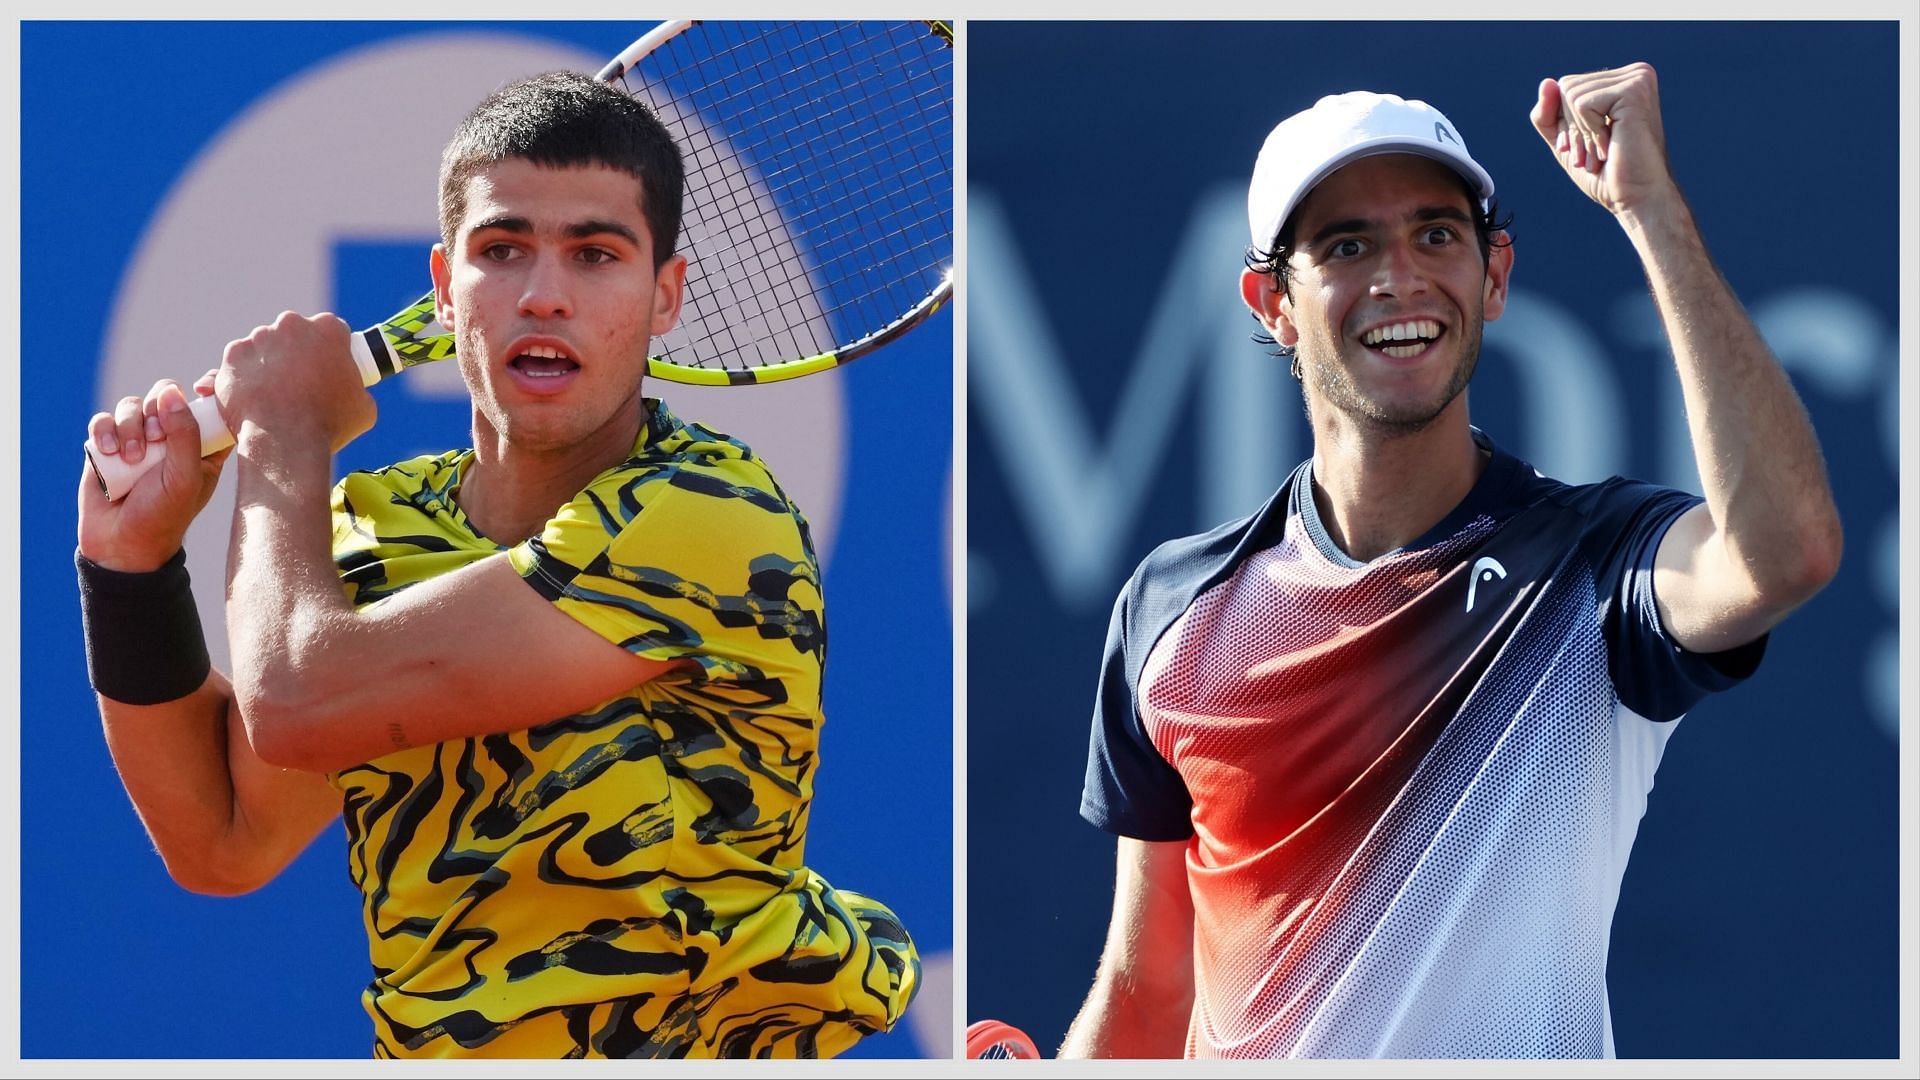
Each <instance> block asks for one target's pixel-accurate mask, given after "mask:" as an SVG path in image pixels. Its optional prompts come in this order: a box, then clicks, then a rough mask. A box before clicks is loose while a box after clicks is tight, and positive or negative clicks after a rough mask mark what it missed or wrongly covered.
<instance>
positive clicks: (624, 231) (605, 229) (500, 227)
mask: <svg viewBox="0 0 1920 1080" xmlns="http://www.w3.org/2000/svg"><path fill="white" fill-rule="evenodd" d="M471 231H472V232H476V233H479V232H487V231H494V232H504V233H512V234H515V235H526V234H528V233H531V232H533V222H531V221H529V220H527V219H526V218H523V217H516V216H514V215H512V214H502V215H500V216H498V217H490V218H484V219H482V220H480V221H477V222H474V225H473V229H472V230H471ZM562 231H563V232H564V233H565V234H566V236H567V237H568V238H569V239H573V240H584V239H586V238H588V237H592V236H608V235H612V236H618V237H620V238H621V239H623V240H625V241H626V242H627V243H629V244H632V245H634V246H635V247H638V246H640V235H639V234H638V233H636V232H634V231H633V230H632V229H630V228H628V227H627V226H626V225H624V224H622V223H620V222H618V221H600V220H597V219H593V220H587V221H577V222H574V223H573V224H571V225H568V226H567V227H566V228H565V229H564V230H562Z"/></svg>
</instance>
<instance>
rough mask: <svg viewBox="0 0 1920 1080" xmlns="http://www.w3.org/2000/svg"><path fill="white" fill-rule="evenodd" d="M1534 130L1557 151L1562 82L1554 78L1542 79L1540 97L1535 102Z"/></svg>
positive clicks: (1532, 114) (1533, 113) (1532, 115)
mask: <svg viewBox="0 0 1920 1080" xmlns="http://www.w3.org/2000/svg"><path fill="white" fill-rule="evenodd" d="M1530 115H1531V118H1532V120H1533V130H1535V131H1537V132H1539V133H1540V137H1541V138H1542V139H1545V140H1546V141H1547V145H1548V146H1551V147H1553V148H1554V149H1555V150H1556V151H1557V150H1558V149H1559V146H1558V144H1557V139H1558V138H1559V134H1560V84H1559V83H1558V82H1556V81H1554V80H1552V79H1541V80H1540V98H1539V100H1538V101H1535V102H1534V103H1533V112H1532V113H1531V114H1530Z"/></svg>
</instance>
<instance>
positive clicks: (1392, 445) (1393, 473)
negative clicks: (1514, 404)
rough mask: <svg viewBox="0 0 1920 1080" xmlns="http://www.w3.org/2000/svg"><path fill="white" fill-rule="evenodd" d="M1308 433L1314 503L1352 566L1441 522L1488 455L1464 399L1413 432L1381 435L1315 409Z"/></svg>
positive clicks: (1362, 423)
mask: <svg viewBox="0 0 1920 1080" xmlns="http://www.w3.org/2000/svg"><path fill="white" fill-rule="evenodd" d="M1324 414H1331V415H1325V418H1324V419H1323V415H1324ZM1313 428H1314V437H1313V497H1314V503H1315V505H1316V506H1317V507H1318V509H1319V511H1320V520H1321V523H1322V524H1323V525H1325V526H1326V530H1327V533H1328V535H1329V536H1331V537H1332V539H1333V542H1334V543H1335V544H1336V545H1338V546H1339V548H1340V550H1342V551H1344V552H1346V553H1347V555H1348V557H1349V558H1352V559H1354V560H1355V561H1357V562H1369V561H1371V560H1373V559H1376V558H1378V557H1380V556H1381V555H1384V554H1386V553H1387V552H1389V551H1393V550H1395V549H1396V548H1401V547H1405V546H1406V545H1407V544H1410V543H1412V542H1413V541H1414V540H1417V539H1419V538H1420V537H1421V536H1423V535H1425V534H1426V532H1427V531H1428V530H1430V529H1432V528H1433V527H1434V526H1435V525H1437V524H1439V523H1440V521H1441V520H1442V519H1443V518H1445V517H1446V516H1447V515H1448V514H1449V513H1451V512H1452V511H1453V509H1454V507H1456V506H1459V505H1460V503H1461V501H1462V500H1463V499H1465V498H1466V497H1467V493H1468V492H1470V491H1472V490H1473V485H1474V482H1475V481H1476V480H1478V479H1479V478H1480V473H1481V472H1482V471H1483V470H1484V469H1485V468H1486V463H1487V460H1488V457H1489V455H1487V454H1485V453H1484V452H1482V451H1481V449H1480V448H1479V446H1478V445H1476V444H1475V443H1474V441H1473V433H1472V431H1471V429H1470V428H1469V427H1468V425H1467V408H1466V395H1464V394H1462V395H1461V396H1459V397H1457V398H1455V399H1454V400H1453V402H1452V403H1451V404H1449V405H1448V406H1447V407H1446V409H1445V410H1443V411H1442V412H1441V414H1440V415H1439V416H1437V417H1435V418H1434V420H1433V422H1432V423H1430V424H1428V425H1427V426H1426V427H1425V428H1422V429H1421V430H1419V431H1416V432H1392V433H1385V432H1382V431H1380V430H1378V429H1377V428H1372V427H1369V426H1366V422H1365V421H1354V420H1353V419H1351V418H1349V417H1347V416H1345V415H1342V414H1336V413H1334V411H1333V410H1331V409H1328V408H1325V407H1324V406H1323V407H1322V408H1319V409H1316V410H1314V422H1313Z"/></svg>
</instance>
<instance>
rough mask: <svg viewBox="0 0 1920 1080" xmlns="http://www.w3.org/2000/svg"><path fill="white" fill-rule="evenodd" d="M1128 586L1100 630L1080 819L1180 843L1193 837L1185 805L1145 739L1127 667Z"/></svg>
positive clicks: (1183, 792)
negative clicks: (1101, 652) (1101, 648)
mask: <svg viewBox="0 0 1920 1080" xmlns="http://www.w3.org/2000/svg"><path fill="white" fill-rule="evenodd" d="M1132 590H1133V583H1132V582H1128V584H1127V588H1126V589H1123V590H1121V593H1120V598H1119V599H1118V600H1117V601H1115V602H1114V605H1113V619H1112V622H1111V623H1109V624H1108V627H1107V646H1106V654H1105V656H1104V657H1103V658H1102V660H1101V662H1100V685H1099V688H1098V689H1097V690H1096V691H1095V693H1094V701H1093V734H1092V737H1091V740H1090V745H1089V746H1088V749H1087V777H1086V783H1085V784H1084V786H1083V787H1082V788H1081V792H1080V816H1081V817H1082V818H1085V819H1086V820H1087V821H1088V822H1090V823H1092V824H1094V825H1096V826H1099V827H1100V828H1102V829H1105V830H1106V831H1108V832H1111V833H1118V834H1119V835H1121V836H1130V837H1133V838H1134V839H1136V840H1184V839H1186V838H1187V837H1189V836H1191V835H1193V822H1192V816H1191V814H1192V808H1193V799H1192V797H1191V796H1190V795H1189V794H1188V792H1187V785H1186V781H1184V780H1182V779H1181V777H1180V773H1179V772H1178V771H1177V770H1175V769H1174V767H1173V766H1172V765H1170V764H1168V762H1167V759H1166V758H1163V757H1161V756H1160V752H1159V751H1158V750H1156V749H1155V748H1154V746H1153V743H1152V742H1151V741H1150V740H1149V739H1148V738H1147V732H1146V728H1145V727H1144V726H1143V725H1142V724H1141V722H1140V712H1139V709H1138V708H1137V707H1136V700H1135V694H1134V686H1135V682H1134V678H1135V676H1134V675H1133V668H1134V667H1135V666H1136V665H1132V664H1130V663H1129V657H1128V650H1127V630H1128V627H1127V615H1128V605H1129V599H1130V594H1131V593H1132Z"/></svg>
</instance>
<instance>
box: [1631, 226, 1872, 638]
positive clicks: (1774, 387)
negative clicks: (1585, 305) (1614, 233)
mask: <svg viewBox="0 0 1920 1080" xmlns="http://www.w3.org/2000/svg"><path fill="white" fill-rule="evenodd" d="M1621 224H1622V226H1623V227H1624V228H1625V229H1626V231H1627V235H1628V236H1629V237H1630V238H1631V239H1632V242H1633V245H1634V247H1635V249H1636V251H1638V253H1639V255H1640V258H1641V262H1642V264H1643V266H1644V268H1645V270H1646V274H1647V279H1648V282H1649V285H1650V287H1651V289H1652V292H1653V298H1654V303H1655V305H1656V307H1657V308H1658V309H1659V311H1660V316H1661V319H1662V321H1663V322H1664V324H1665V326H1666V331H1667V336H1668V339H1669V341H1670V342H1671V344H1672V348H1673V354H1674V361H1675V364H1676V367H1677V369H1678V372H1679V377H1680V385H1681V390H1682V394H1683V396H1684V400H1685V403H1686V412H1687V424H1688V429H1689V431H1690V433H1691V436H1692V441H1693V450H1694V458H1695V461H1696V462H1697V464H1698V466H1699V471H1700V481H1701V485H1702V489H1703V493H1704V494H1705V496H1706V499H1707V506H1708V510H1709V512H1710V513H1711V514H1712V516H1713V521H1714V524H1715V527H1716V529H1717V531H1718V532H1719V534H1720V540H1721V543H1722V544H1723V545H1724V548H1725V551H1726V555H1727V559H1728V562H1729V565H1730V567H1731V568H1732V569H1734V570H1735V571H1737V572H1738V573H1740V574H1741V575H1742V576H1744V577H1745V578H1746V579H1747V580H1748V582H1749V583H1750V586H1751V588H1752V589H1753V591H1754V593H1755V595H1756V596H1758V597H1762V598H1771V599H1775V600H1778V601H1779V602H1782V603H1785V604H1786V605H1788V606H1791V605H1792V604H1794V603H1798V602H1799V601H1800V600H1803V599H1805V597H1806V596H1808V595H1811V593H1812V592H1813V591H1814V590H1817V589H1818V588H1819V586H1820V585H1822V584H1824V583H1825V582H1826V581H1827V580H1828V579H1829V578H1830V577H1831V576H1832V574H1833V570H1834V568H1835V567H1836V566H1837V564H1838V560H1839V554H1840V542H1841V540H1840V522H1839V515H1838V512H1837V510H1836V509H1835V507H1834V504H1833V495H1832V492H1831V490H1830V489H1829V487H1828V483H1827V475H1826V465H1825V462H1824V461H1823V460H1822V457H1821V454H1820V446H1819V443H1818V441H1817V440H1816V438H1815V436H1814V432H1813V427H1812V424H1811V423H1810V422H1809V421H1808V418H1807V412H1806V409H1805V407H1804V406H1803V405H1802V404H1801V402H1800V399H1799V397H1798V395H1796V394H1795V392H1794V389H1793V385H1792V383H1791V382H1790V381H1789V380H1788V378H1787V375H1786V372H1785V371H1783V370H1782V369H1781V367H1780V364H1779V362H1778V361H1777V360H1775V359H1774V357H1773V354H1772V352H1771V350H1769V349H1768V348H1767V345H1766V342H1765V341H1764V340H1762V338H1761V337H1760V333H1759V330H1758V329H1757V328H1756V327H1755V326H1754V325H1753V321H1752V320H1751V319H1750V318H1748V316H1747V313H1746V310H1745V309H1744V308H1743V307H1742V305H1741V303H1740V301H1739V299H1738V298H1737V297H1736V296H1735V295H1734V293H1733V290H1732V289H1731V288H1730V287H1729V286H1728V285H1727V283H1726V280H1725V279H1724V278H1723V277H1722V276H1721V275H1720V271H1719V269H1718V268H1717V267H1716V266H1715V265H1714V263H1713V260H1712V258H1711V256H1710V255H1709V254H1708V253H1707V249H1706V245H1705V242H1704V240H1703V239H1702V237H1701V235H1700V232H1699V229H1698V227H1697V225H1696V224H1695V222H1694V220H1693V215H1692V212H1691V210H1690V209H1689V208H1688V207H1687V205H1686V203H1685V201H1684V200H1683V199H1682V198H1680V196H1679V194H1678V192H1677V191H1676V192H1675V193H1674V195H1673V196H1672V198H1671V199H1667V200H1661V201H1660V202H1658V203H1657V204H1654V205H1652V206H1650V207H1649V208H1647V209H1645V210H1643V211H1641V212H1638V213H1626V214H1622V216H1621Z"/></svg>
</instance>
